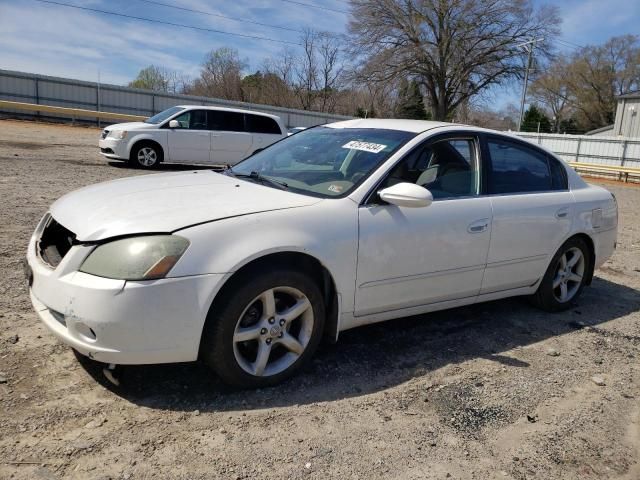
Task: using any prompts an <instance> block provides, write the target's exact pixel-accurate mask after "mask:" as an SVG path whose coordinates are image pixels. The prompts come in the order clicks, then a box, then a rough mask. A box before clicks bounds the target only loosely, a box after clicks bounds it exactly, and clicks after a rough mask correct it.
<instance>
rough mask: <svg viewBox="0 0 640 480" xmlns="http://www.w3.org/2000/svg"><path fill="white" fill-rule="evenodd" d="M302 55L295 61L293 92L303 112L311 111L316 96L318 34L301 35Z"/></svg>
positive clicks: (306, 32)
mask: <svg viewBox="0 0 640 480" xmlns="http://www.w3.org/2000/svg"><path fill="white" fill-rule="evenodd" d="M301 41H302V49H303V53H302V55H301V56H300V57H298V58H297V59H296V62H295V65H294V68H293V72H294V83H293V87H294V92H295V94H296V97H298V100H299V101H300V105H301V107H302V108H303V109H304V110H311V107H312V106H313V102H314V99H315V95H316V84H317V82H318V65H317V63H316V44H317V42H318V34H317V33H316V32H314V31H312V30H305V32H304V33H303V34H302V38H301Z"/></svg>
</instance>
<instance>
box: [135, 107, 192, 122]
mask: <svg viewBox="0 0 640 480" xmlns="http://www.w3.org/2000/svg"><path fill="white" fill-rule="evenodd" d="M182 110H184V108H183V107H171V108H167V109H166V110H163V111H162V112H160V113H156V114H155V115H154V116H153V117H149V118H147V119H146V120H145V121H144V123H151V124H153V125H157V124H159V123H162V122H164V121H165V120H166V119H167V118H169V117H172V116H173V115H175V114H176V113H178V112H181V111H182Z"/></svg>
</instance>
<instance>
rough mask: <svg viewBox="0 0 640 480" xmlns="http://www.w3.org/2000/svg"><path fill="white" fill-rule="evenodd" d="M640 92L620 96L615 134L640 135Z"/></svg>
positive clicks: (614, 128)
mask: <svg viewBox="0 0 640 480" xmlns="http://www.w3.org/2000/svg"><path fill="white" fill-rule="evenodd" d="M639 112H640V92H634V93H628V94H626V95H621V96H619V97H618V108H617V109H616V122H615V124H614V126H613V132H612V134H613V135H621V136H624V137H634V138H635V137H640V113H639Z"/></svg>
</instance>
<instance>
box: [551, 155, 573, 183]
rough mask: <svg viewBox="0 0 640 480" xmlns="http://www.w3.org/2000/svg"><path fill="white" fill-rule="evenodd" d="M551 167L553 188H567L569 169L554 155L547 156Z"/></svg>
mask: <svg viewBox="0 0 640 480" xmlns="http://www.w3.org/2000/svg"><path fill="white" fill-rule="evenodd" d="M547 159H548V160H549V167H550V169H551V190H567V189H568V188H569V186H568V180H567V171H566V170H565V168H564V167H563V166H562V164H561V163H560V162H559V161H558V160H556V159H555V158H553V157H547Z"/></svg>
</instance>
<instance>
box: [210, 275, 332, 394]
mask: <svg viewBox="0 0 640 480" xmlns="http://www.w3.org/2000/svg"><path fill="white" fill-rule="evenodd" d="M249 273H253V274H252V275H251V274H249V275H242V277H240V278H237V279H235V281H234V279H232V280H231V282H232V283H231V284H230V285H229V287H227V288H225V289H224V292H222V295H221V298H222V301H221V302H219V303H214V305H213V307H212V309H211V311H210V312H209V315H208V316H207V321H206V324H205V328H204V332H203V336H202V341H201V344H200V358H201V359H202V360H203V361H204V362H205V363H206V364H207V365H208V366H209V367H211V368H212V369H213V370H214V371H215V372H216V373H217V374H218V376H219V377H220V378H221V379H222V380H223V381H224V382H226V383H228V384H230V385H233V386H235V387H240V388H259V387H266V386H271V385H275V384H277V383H280V382H282V381H284V380H285V379H287V378H289V377H291V376H292V375H293V374H294V373H295V372H296V371H298V370H299V369H300V368H302V367H303V366H304V365H305V364H306V363H307V362H308V361H309V359H310V358H311V357H312V356H313V353H314V352H315V350H316V348H317V347H318V344H319V342H320V339H321V337H322V331H323V327H324V319H325V310H324V303H323V298H322V294H321V293H320V289H319V288H318V286H317V285H316V283H315V282H314V281H313V280H312V279H311V278H310V277H309V276H308V275H307V274H305V273H303V272H300V271H296V270H290V269H281V270H271V271H268V272H267V273H264V274H259V275H256V272H255V271H254V272H249ZM269 292H271V293H269ZM272 299H273V300H272ZM305 300H306V301H305ZM270 305H272V306H270ZM294 306H296V309H295V310H293V309H292V307H294ZM305 307H306V308H305ZM289 309H291V310H293V311H290V312H289V313H290V315H289V316H287V315H286V313H287V310H289ZM274 311H275V314H273V312H274ZM265 356H266V360H264V359H265Z"/></svg>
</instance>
